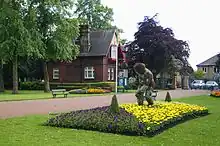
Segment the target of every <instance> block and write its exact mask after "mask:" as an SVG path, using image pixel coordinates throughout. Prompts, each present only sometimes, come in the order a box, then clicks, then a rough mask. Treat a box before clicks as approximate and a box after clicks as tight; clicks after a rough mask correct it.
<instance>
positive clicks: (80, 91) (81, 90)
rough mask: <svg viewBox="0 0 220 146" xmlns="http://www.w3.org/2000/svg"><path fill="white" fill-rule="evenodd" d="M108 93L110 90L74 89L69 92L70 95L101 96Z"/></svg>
mask: <svg viewBox="0 0 220 146" xmlns="http://www.w3.org/2000/svg"><path fill="white" fill-rule="evenodd" d="M110 92H111V91H110V90H103V89H74V90H70V91H69V93H70V94H103V93H110Z"/></svg>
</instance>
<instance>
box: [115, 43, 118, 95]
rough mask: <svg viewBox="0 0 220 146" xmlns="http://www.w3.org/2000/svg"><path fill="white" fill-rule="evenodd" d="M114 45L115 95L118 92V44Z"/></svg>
mask: <svg viewBox="0 0 220 146" xmlns="http://www.w3.org/2000/svg"><path fill="white" fill-rule="evenodd" d="M115 47H116V51H115V52H116V61H115V62H116V63H115V95H117V93H118V46H115Z"/></svg>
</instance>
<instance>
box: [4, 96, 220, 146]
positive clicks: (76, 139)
mask: <svg viewBox="0 0 220 146" xmlns="http://www.w3.org/2000/svg"><path fill="white" fill-rule="evenodd" d="M177 101H181V102H186V103H192V104H198V105H203V106H206V107H208V108H209V111H210V113H211V114H210V115H208V116H205V117H201V118H198V119H194V120H190V121H187V122H185V123H182V124H179V125H177V126H175V127H173V128H170V129H168V130H166V131H164V132H163V133H161V134H160V135H157V136H155V137H153V138H147V137H141V136H139V137H138V136H123V135H115V134H107V133H100V132H94V131H84V130H73V129H63V128H55V127H45V126H41V124H42V123H43V122H45V120H47V119H48V118H49V117H48V116H36V115H35V116H27V117H20V118H10V119H6V120H0V127H1V128H0V137H1V139H0V145H3V146H14V145H16V146H29V145H31V146H39V145H40V146H44V145H45V146H60V145H62V146H72V145H77V146H85V145H86V146H102V145H108V146H117V145H123V146H147V145H152V146H162V145H163V146H170V145H173V146H185V145H186V144H187V145H190V146H199V145H202V146H211V145H212V146H219V145H220V140H219V139H220V132H219V131H220V99H219V98H213V97H209V96H197V97H190V98H182V99H177Z"/></svg>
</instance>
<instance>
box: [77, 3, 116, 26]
mask: <svg viewBox="0 0 220 146" xmlns="http://www.w3.org/2000/svg"><path fill="white" fill-rule="evenodd" d="M76 7H77V9H76V11H75V14H76V15H77V16H78V19H80V21H81V22H88V23H89V25H90V26H91V29H92V30H98V29H102V30H103V29H109V28H113V27H114V26H112V24H111V23H112V22H113V15H114V13H113V9H112V8H109V7H107V6H104V5H103V4H102V3H101V0H77V2H76Z"/></svg>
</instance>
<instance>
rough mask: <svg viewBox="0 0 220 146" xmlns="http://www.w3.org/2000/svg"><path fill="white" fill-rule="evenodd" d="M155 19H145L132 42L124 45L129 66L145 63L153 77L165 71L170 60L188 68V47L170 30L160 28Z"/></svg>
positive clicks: (139, 24) (140, 23) (139, 25)
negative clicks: (174, 60)
mask: <svg viewBox="0 0 220 146" xmlns="http://www.w3.org/2000/svg"><path fill="white" fill-rule="evenodd" d="M155 17H156V15H155V16H154V17H148V16H146V17H145V20H144V21H143V22H139V23H138V31H137V32H136V33H135V34H134V37H135V39H134V41H132V42H130V43H128V44H127V45H126V47H127V50H128V58H129V66H133V64H134V63H136V62H142V63H145V64H146V66H147V68H149V69H150V70H151V71H152V72H153V73H154V76H155V75H157V74H158V73H160V72H161V71H164V70H167V69H168V66H169V65H170V63H171V60H172V58H174V59H176V60H178V61H179V62H181V63H182V65H185V66H188V61H187V58H188V57H189V51H190V49H189V46H188V43H187V42H186V41H183V40H179V39H176V38H175V36H174V33H173V31H172V29H170V28H164V27H162V26H161V25H160V24H159V23H158V22H157V21H156V20H155Z"/></svg>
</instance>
